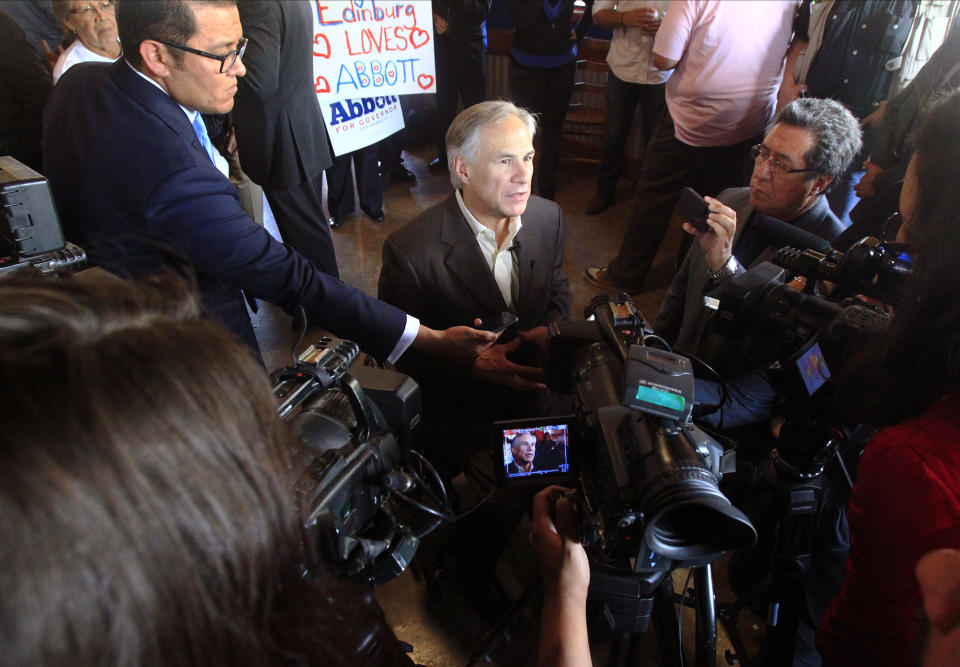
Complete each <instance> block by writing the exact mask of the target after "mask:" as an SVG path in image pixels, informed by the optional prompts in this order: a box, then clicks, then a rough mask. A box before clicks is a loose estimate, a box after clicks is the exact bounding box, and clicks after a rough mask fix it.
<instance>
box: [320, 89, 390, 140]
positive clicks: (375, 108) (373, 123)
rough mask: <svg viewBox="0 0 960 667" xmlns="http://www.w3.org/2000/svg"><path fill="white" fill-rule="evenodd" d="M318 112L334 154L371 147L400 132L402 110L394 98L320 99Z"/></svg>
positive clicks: (386, 96)
mask: <svg viewBox="0 0 960 667" xmlns="http://www.w3.org/2000/svg"><path fill="white" fill-rule="evenodd" d="M320 110H321V111H322V112H323V120H324V121H325V122H326V123H327V133H328V134H329V135H330V143H331V144H332V146H333V152H334V153H335V154H336V155H344V154H345V153H350V152H352V151H355V150H357V149H358V148H363V147H364V146H369V145H370V144H375V143H376V142H378V141H380V140H382V139H386V138H387V137H389V136H390V135H391V134H393V133H394V132H399V131H400V130H402V129H403V110H402V109H401V108H400V98H398V97H397V96H396V95H383V96H380V97H360V98H357V99H353V98H347V99H345V100H330V101H322V100H321V102H320Z"/></svg>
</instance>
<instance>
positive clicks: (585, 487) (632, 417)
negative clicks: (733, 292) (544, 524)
mask: <svg viewBox="0 0 960 667" xmlns="http://www.w3.org/2000/svg"><path fill="white" fill-rule="evenodd" d="M589 315H593V316H594V318H595V320H594V321H588V322H556V323H554V324H552V325H551V327H550V342H549V351H548V363H547V377H548V383H550V385H551V388H552V389H554V390H555V391H564V392H572V393H573V395H574V405H575V412H576V420H575V425H576V430H577V437H576V439H575V442H576V447H575V457H574V465H575V469H576V470H577V472H578V475H577V489H576V491H577V493H576V497H575V501H574V505H575V507H576V508H577V509H578V515H579V521H580V538H581V541H582V542H583V544H584V546H585V548H586V550H587V554H588V556H589V558H590V563H591V588H590V605H591V608H592V609H594V614H595V616H594V618H600V619H603V621H604V624H605V625H606V627H605V628H600V631H601V632H606V631H611V632H614V633H621V632H628V633H630V632H642V631H644V630H646V628H647V624H648V623H649V619H650V615H651V610H652V608H653V595H654V592H655V589H656V588H657V587H659V586H660V584H661V583H662V582H663V580H664V578H665V577H666V576H667V575H668V574H669V572H670V571H671V570H673V569H674V568H677V567H690V566H698V565H705V564H708V563H710V562H712V561H713V560H715V559H716V558H718V557H719V556H720V555H721V554H722V553H723V552H724V551H727V550H731V549H742V548H749V547H750V546H752V545H753V543H754V542H755V540H756V531H755V530H754V528H753V526H752V524H751V523H750V521H749V519H747V517H746V516H745V515H744V514H743V513H742V512H740V510H738V509H737V508H735V507H734V506H733V505H731V504H730V502H729V500H727V498H726V497H725V496H724V495H723V494H722V493H721V492H720V490H719V488H718V482H719V480H720V478H721V476H722V475H723V474H724V472H729V471H732V470H733V468H734V467H735V460H734V458H733V457H734V454H733V452H729V453H727V452H724V451H723V449H722V447H721V446H720V444H719V443H717V442H716V441H714V440H713V439H711V438H709V437H708V436H707V435H706V434H705V433H704V432H703V431H701V430H700V429H699V428H697V427H696V426H695V425H694V424H693V423H692V422H691V421H690V409H691V407H692V399H693V374H692V370H691V368H690V362H689V360H688V359H686V358H685V357H683V356H681V355H677V354H673V353H671V352H668V351H666V350H663V349H657V348H654V347H650V346H646V345H645V344H644V340H645V339H646V338H648V337H649V332H648V331H646V330H645V326H644V322H643V318H642V316H641V315H640V313H639V312H637V311H636V309H635V308H634V307H633V304H632V303H631V302H630V300H629V299H628V298H627V297H626V296H625V295H620V296H618V297H616V298H612V297H608V296H603V297H597V298H596V299H594V302H593V303H592V304H591V306H590V308H589V309H588V316H589ZM595 631H596V630H595Z"/></svg>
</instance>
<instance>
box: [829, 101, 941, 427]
mask: <svg viewBox="0 0 960 667" xmlns="http://www.w3.org/2000/svg"><path fill="white" fill-rule="evenodd" d="M918 128H919V129H918V131H917V134H916V137H915V141H914V156H913V168H914V169H915V173H916V178H917V191H918V192H917V197H916V204H915V206H914V208H913V212H912V219H911V220H910V222H909V225H908V231H907V242H908V243H909V245H910V247H911V251H912V253H913V257H914V262H913V263H914V271H913V275H912V276H911V278H910V280H909V281H908V283H907V285H906V288H905V293H904V297H903V299H901V302H900V303H899V304H897V308H896V312H895V316H894V318H893V321H892V322H891V324H890V327H889V330H888V332H887V334H886V336H883V337H882V338H879V339H878V340H876V341H874V345H873V346H871V347H870V348H869V349H868V350H867V351H866V352H865V354H863V355H860V356H859V357H858V363H854V364H851V367H850V368H849V370H848V371H847V372H845V373H844V375H843V376H842V377H841V390H842V391H841V394H842V399H843V401H844V403H845V404H846V405H847V407H848V408H849V409H850V410H851V412H852V414H853V416H854V417H856V418H867V419H870V420H874V421H877V422H879V423H896V422H899V421H902V420H904V419H906V418H909V417H912V416H915V415H917V414H920V413H921V412H922V411H923V410H924V409H926V408H927V407H929V406H930V405H931V404H932V403H933V402H934V401H936V400H937V399H939V398H940V397H941V396H942V395H943V394H944V392H945V391H947V390H948V389H949V388H951V387H957V386H958V385H960V309H958V308H957V305H956V286H957V285H958V284H960V229H958V220H960V218H958V216H957V211H958V210H960V188H958V187H957V173H958V172H960V91H957V92H954V93H953V94H952V95H949V96H948V97H945V98H942V99H940V100H939V101H938V102H936V103H934V104H933V105H932V106H930V107H928V108H927V110H926V111H925V112H924V113H923V114H922V115H921V118H920V120H919V123H918Z"/></svg>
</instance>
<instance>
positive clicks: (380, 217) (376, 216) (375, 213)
mask: <svg viewBox="0 0 960 667" xmlns="http://www.w3.org/2000/svg"><path fill="white" fill-rule="evenodd" d="M360 208H362V209H363V212H364V213H366V214H367V215H369V216H370V217H371V218H372V219H373V220H374V221H376V222H383V221H384V219H385V218H386V217H387V216H385V215H384V214H383V209H377V210H373V209H372V208H367V207H366V206H361V207H360Z"/></svg>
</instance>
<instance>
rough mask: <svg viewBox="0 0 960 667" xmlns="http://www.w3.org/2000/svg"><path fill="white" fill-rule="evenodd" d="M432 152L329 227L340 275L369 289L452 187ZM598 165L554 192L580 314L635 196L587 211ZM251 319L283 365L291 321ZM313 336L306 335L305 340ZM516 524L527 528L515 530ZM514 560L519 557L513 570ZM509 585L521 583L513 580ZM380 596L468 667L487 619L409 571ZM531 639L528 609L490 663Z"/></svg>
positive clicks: (445, 658) (527, 650) (426, 643)
mask: <svg viewBox="0 0 960 667" xmlns="http://www.w3.org/2000/svg"><path fill="white" fill-rule="evenodd" d="M432 157H433V154H432V152H431V151H429V150H426V151H422V152H414V153H412V154H411V153H407V154H406V164H407V166H408V167H409V169H411V170H412V171H413V172H414V173H415V174H416V175H417V178H418V181H417V183H416V185H414V186H413V187H409V186H407V185H401V184H394V185H391V186H390V188H389V189H388V190H387V191H386V193H385V197H384V210H385V212H386V215H387V218H386V220H385V221H384V222H381V223H376V222H374V221H372V220H371V219H370V218H368V217H366V216H360V215H358V216H352V217H347V218H346V219H345V221H344V224H343V226H342V227H341V228H340V229H338V230H336V231H334V233H333V236H334V241H335V244H336V249H337V257H338V263H339V266H340V273H341V278H342V279H343V280H344V281H345V282H347V283H350V284H352V285H355V286H357V287H359V288H361V289H362V290H364V291H365V292H367V293H369V294H373V295H375V294H376V291H377V279H378V275H379V271H380V248H381V245H382V243H383V241H384V239H385V238H386V236H387V235H388V234H389V233H390V232H392V231H393V230H395V229H398V228H399V227H401V226H403V225H404V224H406V223H407V222H409V221H410V220H412V219H413V218H414V217H416V216H417V215H418V214H419V213H420V212H422V211H423V210H424V209H426V208H428V207H429V206H432V205H434V204H436V203H438V202H440V201H441V200H443V199H444V198H445V197H447V196H448V195H449V194H450V192H451V186H450V183H449V181H448V179H447V177H446V175H445V174H430V173H429V172H428V170H427V167H426V164H427V162H428V161H429V160H430V159H431V158H432ZM594 173H595V172H594V169H593V168H592V167H590V166H584V165H581V164H566V163H564V164H562V165H561V176H560V178H561V180H560V187H559V190H558V193H557V202H558V203H559V204H560V206H561V208H562V210H563V213H564V218H565V221H566V232H567V244H566V253H565V257H564V266H565V268H566V271H567V275H568V277H569V279H570V286H571V290H572V294H573V311H572V312H573V316H574V317H575V318H578V319H579V318H581V317H582V315H583V308H584V306H585V305H587V303H588V302H589V300H590V298H591V297H592V296H593V295H594V294H595V293H596V291H595V289H594V288H592V287H591V286H589V285H587V283H586V282H585V281H584V280H583V277H582V274H583V270H584V268H586V267H588V266H601V265H603V264H604V263H605V262H606V261H607V260H608V259H610V258H611V257H613V255H614V254H615V253H616V251H617V248H618V247H619V243H620V239H621V236H622V233H623V230H624V227H625V226H626V222H627V218H628V216H629V214H630V209H631V204H632V192H633V188H632V184H631V183H628V182H626V181H622V182H621V188H620V192H619V195H620V197H619V199H618V201H617V203H616V204H615V205H614V206H612V207H611V208H609V209H608V210H607V211H605V212H604V213H603V214H601V215H598V216H587V215H585V214H584V213H583V207H584V205H585V204H586V202H587V201H588V200H589V199H590V198H591V197H592V196H593V193H594ZM357 210H359V207H358V209H357ZM682 234H683V232H682V231H680V230H679V229H673V230H672V232H671V235H670V236H668V238H667V241H666V242H665V243H664V245H663V247H662V248H661V252H660V255H659V258H658V262H657V264H656V266H655V268H654V270H653V271H652V272H651V275H652V277H653V278H654V279H656V277H657V276H662V279H661V280H660V282H661V283H662V284H660V285H658V286H656V287H655V288H654V289H651V290H650V291H647V292H645V293H643V294H641V295H637V296H635V303H636V304H637V306H638V307H639V308H640V309H641V310H642V312H643V314H644V315H645V316H646V317H647V319H648V321H651V322H652V321H653V319H654V318H655V317H656V314H657V309H658V307H659V303H660V301H661V300H662V298H663V296H664V294H665V293H666V288H667V283H668V281H669V276H670V275H672V273H673V270H672V267H673V265H674V261H675V256H676V252H677V247H678V244H679V239H680V236H681V235H682ZM255 326H256V328H257V333H258V337H259V338H260V342H261V348H262V349H263V353H264V359H265V361H266V363H267V366H268V368H269V369H271V370H272V369H273V368H276V367H278V366H281V365H284V364H286V363H288V360H289V359H290V347H291V346H292V345H293V343H294V340H295V338H296V336H295V335H294V334H293V332H292V331H291V329H290V326H289V318H287V317H286V316H285V315H283V314H282V313H279V312H278V311H276V310H275V309H273V308H271V307H270V306H266V307H264V308H262V309H261V313H260V315H259V316H258V317H256V318H255ZM309 339H310V337H309V336H308V341H307V342H309ZM520 532H521V533H522V532H523V530H522V529H520ZM514 544H516V545H519V546H515V547H514V549H513V551H514V552H515V553H516V554H518V555H517V559H519V560H521V561H522V560H523V556H524V555H523V554H522V553H521V552H523V551H524V550H525V547H524V540H523V539H522V538H521V539H516V540H514ZM515 568H516V563H514V568H513V569H515ZM521 569H522V568H521ZM501 571H502V572H503V573H504V574H503V576H502V577H501V579H510V576H511V571H512V570H511V568H509V567H508V568H503V567H501ZM685 575H686V571H676V572H674V583H675V590H677V591H679V590H680V589H681V588H682V586H683V581H684V578H685ZM714 579H715V582H716V583H715V585H716V588H717V596H718V598H719V599H721V600H722V599H724V596H726V599H727V600H729V599H730V595H729V594H728V593H727V590H728V587H727V586H726V583H725V576H724V575H723V572H722V568H718V572H717V573H715V576H714ZM504 585H505V586H506V587H507V589H508V591H509V590H510V589H511V582H510V581H506V580H505V581H504ZM513 585H514V586H518V587H519V584H516V583H514V584H513ZM511 592H512V591H511ZM377 597H378V598H379V600H380V602H381V604H382V606H383V608H384V609H385V611H386V614H387V617H388V620H389V621H390V622H391V624H392V626H393V627H394V630H395V631H396V633H397V635H398V636H399V637H400V638H401V639H402V640H404V641H407V642H409V643H410V644H412V645H413V647H414V654H413V655H414V658H415V660H416V661H417V662H419V663H422V664H425V665H430V666H442V665H466V664H467V663H468V660H469V657H470V654H471V648H472V646H471V643H472V642H473V641H475V640H476V638H477V637H478V636H479V635H480V634H481V633H482V631H483V630H485V629H486V627H487V626H486V625H484V624H483V622H482V621H481V620H480V619H479V618H476V617H474V616H473V615H472V614H471V612H470V610H468V609H438V608H437V607H436V605H435V604H433V603H431V602H430V600H429V599H428V595H427V592H426V588H425V586H424V585H423V582H422V581H420V580H419V579H418V578H417V576H416V575H415V574H414V573H413V572H412V571H411V570H408V571H407V572H406V573H404V574H403V575H402V576H400V577H398V578H397V579H394V580H393V581H391V582H389V583H387V584H386V585H384V586H382V587H380V588H379V589H378V593H377ZM743 616H744V617H745V618H744V622H743V623H741V629H742V631H744V632H745V633H746V634H747V635H750V637H751V641H752V645H754V646H755V645H756V637H757V636H758V631H759V625H760V622H759V621H758V620H755V617H754V616H753V615H752V614H750V613H745V614H743ZM683 623H684V626H683V628H684V633H683V634H684V636H685V637H684V644H685V646H686V650H685V653H686V658H687V662H688V664H692V663H693V648H692V647H693V634H694V633H693V615H692V613H691V612H690V611H689V610H687V612H686V613H685V614H684V621H683ZM536 641H537V636H536V628H535V626H534V618H533V616H532V614H530V613H529V612H528V613H527V614H525V615H524V616H523V617H522V618H521V622H520V624H519V625H518V626H517V627H516V628H515V629H514V630H513V631H512V632H511V633H510V635H509V639H508V641H506V642H504V643H503V644H501V646H500V647H499V648H498V649H497V650H496V651H495V652H494V654H493V662H492V663H490V664H494V665H528V664H533V656H534V655H535V650H536ZM644 644H645V645H647V644H649V645H650V646H647V647H645V649H644V656H645V659H644V661H643V664H645V665H656V664H661V661H660V660H659V658H658V653H657V647H656V646H655V644H656V641H655V640H654V638H653V633H652V632H650V633H648V635H646V636H644ZM729 646H730V645H729V642H727V641H725V638H724V635H723V634H722V633H721V637H720V640H719V641H718V650H717V656H718V664H726V662H725V660H724V659H723V655H724V651H725V650H726V649H728V648H729ZM606 653H607V647H603V646H600V647H597V648H596V649H595V652H594V661H595V663H596V664H605V663H606Z"/></svg>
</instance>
